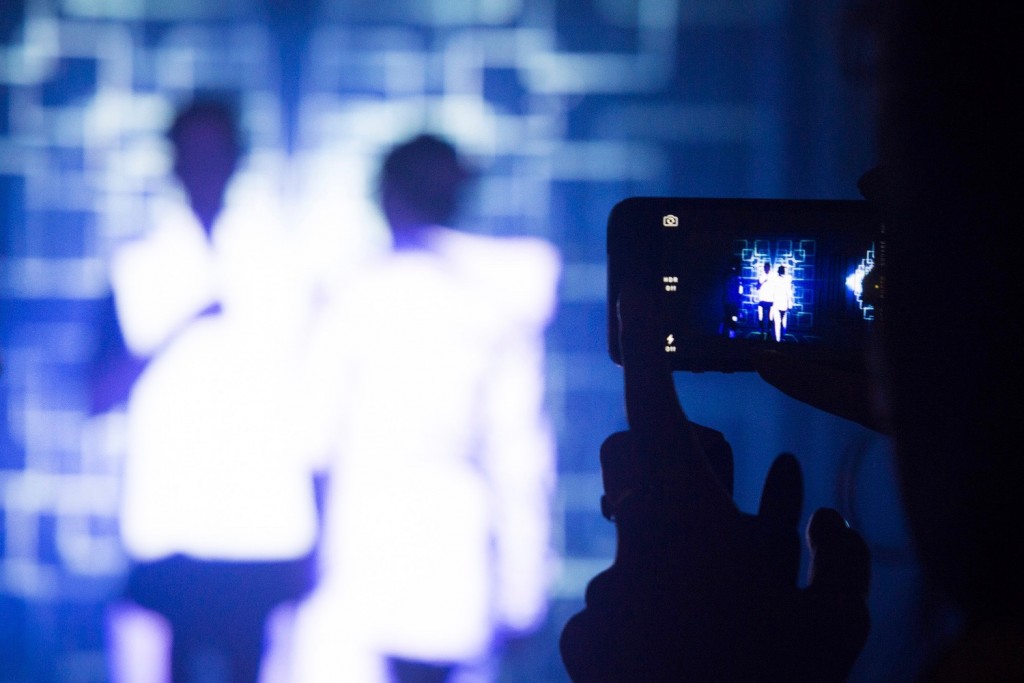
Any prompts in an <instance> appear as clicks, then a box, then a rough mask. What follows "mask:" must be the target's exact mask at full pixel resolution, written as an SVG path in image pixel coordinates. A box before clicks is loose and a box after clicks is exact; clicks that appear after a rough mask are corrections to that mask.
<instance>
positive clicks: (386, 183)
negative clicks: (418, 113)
mask: <svg viewBox="0 0 1024 683" xmlns="http://www.w3.org/2000/svg"><path fill="white" fill-rule="evenodd" d="M471 175H472V174H471V172H470V171H469V169H468V168H467V166H466V165H465V163H464V162H463V161H462V159H461V158H460V157H459V154H458V151H457V150H456V148H455V146H454V145H452V144H451V143H450V142H448V141H447V140H445V139H444V138H441V137H439V136H437V135H431V134H421V135H417V136H415V137H413V138H411V139H409V140H407V141H405V142H402V143H399V144H398V145H396V146H394V147H392V148H391V149H390V150H389V151H388V153H387V154H386V155H385V157H384V161H383V163H382V165H381V171H380V177H379V179H378V182H379V188H378V189H379V195H380V204H381V209H382V210H383V212H384V217H385V219H386V220H387V222H388V225H389V226H390V228H391V231H392V233H393V235H394V237H395V240H396V243H399V244H401V243H402V242H403V241H404V238H405V237H407V236H408V235H409V233H412V232H415V231H417V230H418V229H421V228H425V227H429V226H432V225H449V226H450V224H451V223H452V222H453V220H454V218H455V215H456V212H457V210H458V206H459V200H460V198H461V195H462V190H463V189H464V187H465V185H466V182H467V181H468V180H469V179H470V178H471Z"/></svg>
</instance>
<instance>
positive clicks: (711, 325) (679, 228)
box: [658, 213, 878, 356]
mask: <svg viewBox="0 0 1024 683" xmlns="http://www.w3.org/2000/svg"><path fill="white" fill-rule="evenodd" d="M660 222H661V225H660V226H658V228H659V229H660V230H661V231H662V233H663V240H662V244H663V246H664V249H663V250H662V263H661V273H660V278H661V285H662V290H663V296H664V297H665V299H666V301H665V310H666V311H667V312H668V316H667V318H668V329H667V330H666V334H665V352H666V353H677V352H680V351H681V350H682V349H683V348H685V349H686V352H687V353H692V354H694V355H696V356H700V355H701V354H702V353H708V354H711V353H719V352H721V349H722V348H723V346H724V347H725V348H729V347H730V346H732V347H735V349H736V351H738V352H739V351H743V350H744V349H746V348H747V347H751V346H757V347H761V346H768V345H772V344H788V345H794V346H795V345H799V346H802V347H807V348H815V349H817V348H827V349H829V350H831V351H843V350H845V351H847V352H849V353H851V354H853V353H859V352H860V349H861V348H862V346H863V343H864V337H865V335H866V334H867V331H868V329H869V328H870V326H871V324H872V322H873V321H874V319H875V317H876V313H877V311H876V307H875V300H874V299H873V298H872V297H871V296H870V294H868V295H866V292H867V291H868V290H867V289H866V287H865V278H869V276H870V273H871V272H872V270H873V269H874V267H875V264H876V249H877V247H878V242H877V240H876V239H874V238H875V237H876V236H875V235H873V234H870V233H869V231H868V230H867V229H865V226H864V225H863V224H858V225H853V224H848V225H833V224H831V220H830V218H829V217H821V218H818V219H815V218H814V217H807V216H803V217H800V218H794V219H793V220H791V221H787V220H786V217H785V216H784V215H781V214H780V215H778V216H775V217H768V218H767V219H766V218H765V217H764V216H754V215H751V216H749V217H744V216H743V215H733V216H730V217H729V219H728V220H724V221H723V220H721V219H720V218H717V219H716V217H715V216H714V215H711V214H709V215H707V216H700V215H698V216H695V217H694V216H691V217H684V216H679V215H676V214H673V213H667V214H665V215H663V216H662V217H661V218H660ZM724 340H728V341H724Z"/></svg>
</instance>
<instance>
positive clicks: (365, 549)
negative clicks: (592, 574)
mask: <svg viewBox="0 0 1024 683" xmlns="http://www.w3.org/2000/svg"><path fill="white" fill-rule="evenodd" d="M442 172H443V171H442ZM396 243H397V244H396V247H397V248H396V249H395V250H394V251H393V252H391V253H388V254H386V255H384V256H382V258H380V259H379V260H378V261H376V262H374V263H371V264H369V265H368V267H367V268H366V269H365V270H364V271H362V272H361V273H360V274H359V275H357V276H355V277H353V279H352V281H351V283H350V284H349V285H348V286H347V287H345V288H344V289H343V290H341V291H339V292H337V296H336V298H335V299H334V300H333V301H332V302H331V303H330V304H329V306H328V307H327V309H326V312H325V313H324V316H323V318H322V320H321V325H320V327H319V330H318V334H317V336H316V337H315V345H314V348H313V350H312V351H311V352H310V355H309V358H310V362H311V367H312V368H314V370H313V374H314V381H313V382H312V383H311V384H310V387H311V391H310V393H309V395H308V399H309V400H310V403H311V414H312V415H313V416H314V423H316V424H319V425H321V428H320V432H321V433H322V438H323V440H324V442H325V443H326V444H329V448H330V450H331V452H332V453H333V460H332V462H331V470H330V471H331V474H330V486H329V490H330V494H329V496H328V499H327V506H326V513H325V519H324V530H323V534H324V535H323V545H322V547H321V558H322V571H321V575H320V576H321V578H320V586H319V587H318V589H317V591H316V592H315V593H314V595H313V597H312V598H311V599H310V600H309V601H307V604H306V605H305V606H304V607H303V615H302V617H301V625H300V637H299V642H300V648H299V652H298V653H297V654H296V661H297V662H298V664H299V669H300V670H299V672H298V673H297V674H296V676H295V680H301V681H303V682H304V683H313V682H316V681H339V680H352V681H355V680H358V681H361V682H363V683H372V682H373V681H382V680H388V676H389V669H388V661H389V660H390V659H401V660H408V661H411V662H414V663H415V665H416V666H427V667H429V666H431V665H437V666H438V667H439V668H450V669H451V670H452V673H453V674H457V675H461V676H465V675H467V672H469V671H474V672H475V673H476V674H477V675H478V676H480V678H477V679H475V680H490V678H489V675H488V674H487V673H486V670H487V666H488V665H493V663H494V660H493V656H494V655H495V653H496V649H495V648H496V646H497V645H498V644H499V643H500V634H501V633H502V632H505V633H529V632H530V631H531V630H532V629H534V628H536V627H537V625H538V624H539V623H540V621H541V619H542V618H543V616H544V614H545V609H546V604H547V590H548V587H549V582H550V578H551V575H552V569H553V562H552V560H553V558H552V554H551V549H550V546H549V534H550V529H549V525H550V520H549V515H550V503H551V496H552V495H553V492H554V485H555V451H554V443H553V438H552V433H551V429H550V426H549V424H548V421H547V417H546V414H545V410H544V331H545V328H546V326H547V324H548V323H549V321H550V319H551V316H552V315H553V311H554V308H555V292H556V283H557V280H558V276H559V271H560V259H559V256H558V254H557V252H556V251H555V249H554V248H553V247H552V246H551V245H550V244H548V243H547V242H544V241H541V240H537V239H532V238H504V239H496V238H488V237H482V236H477V235H471V234H466V233H462V232H458V231H456V230H453V229H450V228H446V227H440V226H437V225H417V226H416V227H415V229H412V230H410V231H408V232H402V233H400V234H396ZM323 427H326V432H324V429H323ZM310 431H316V430H315V429H312V428H311V429H310ZM392 680H399V679H392ZM438 680H440V679H438ZM458 680H465V679H464V678H460V679H458Z"/></svg>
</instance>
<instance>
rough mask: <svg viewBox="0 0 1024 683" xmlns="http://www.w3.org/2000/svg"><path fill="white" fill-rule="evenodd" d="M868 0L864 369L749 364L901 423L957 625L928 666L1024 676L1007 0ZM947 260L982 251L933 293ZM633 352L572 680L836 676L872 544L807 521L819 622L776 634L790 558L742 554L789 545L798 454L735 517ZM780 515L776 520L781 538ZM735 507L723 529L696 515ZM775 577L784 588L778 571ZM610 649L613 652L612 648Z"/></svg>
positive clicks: (940, 579)
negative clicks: (878, 250) (614, 543)
mask: <svg viewBox="0 0 1024 683" xmlns="http://www.w3.org/2000/svg"><path fill="white" fill-rule="evenodd" d="M876 7H878V8H879V10H881V9H882V8H884V9H885V10H886V12H887V13H886V14H885V15H879V17H878V19H879V22H880V23H881V24H882V26H883V27H884V32H883V33H882V35H881V37H882V39H883V40H882V43H881V44H882V46H883V49H882V53H881V54H882V60H881V62H880V63H881V65H882V67H883V68H882V71H881V81H880V85H881V88H880V96H881V97H880V101H881V110H880V116H879V133H880V136H879V137H880V140H881V145H880V151H881V157H882V160H883V162H884V166H883V167H882V168H881V169H879V171H876V172H875V173H871V174H868V175H866V176H865V178H864V179H863V182H862V189H863V191H864V194H865V196H867V197H868V198H869V199H870V200H872V201H876V202H878V204H879V206H880V208H881V209H882V214H883V216H884V219H885V222H886V224H887V236H888V239H887V245H886V253H885V257H884V265H883V264H878V265H876V267H875V270H874V271H872V273H871V274H870V281H869V282H866V285H867V287H868V291H870V292H872V296H874V297H882V298H883V299H884V305H885V314H884V316H883V317H882V318H881V319H880V320H879V322H880V323H881V324H880V326H879V327H878V328H877V329H878V332H879V335H878V338H877V340H876V342H877V346H876V347H875V348H874V349H873V350H872V353H873V355H872V356H871V358H870V363H869V367H870V368H871V375H870V376H863V375H854V374H848V373H845V372H843V371H840V370H835V369H830V368H824V367H809V366H807V365H805V364H801V363H799V362H796V361H794V360H793V359H791V358H789V357H787V356H786V355H785V354H783V353H779V352H776V353H769V354H767V355H766V356H765V357H764V358H762V359H761V366H760V367H759V372H760V373H761V375H762V376H763V377H764V378H765V379H766V380H768V381H770V382H771V383H772V384H774V385H776V386H778V387H779V388H780V389H782V390H783V391H786V392H787V393H789V394H790V395H792V396H794V397H796V398H799V399H801V400H804V401H806V402H808V403H810V404H811V405H815V406H818V407H821V408H823V409H825V410H828V411H830V412H833V413H835V414H837V415H840V416H843V417H847V418H849V419H852V420H855V421H857V422H860V423H862V424H864V425H866V426H870V427H872V428H875V429H878V430H880V431H884V432H888V433H891V434H892V436H893V438H894V442H895V456H896V462H897V470H898V479H899V484H900V488H901V494H902V502H903V506H904V509H905V511H906V514H907V518H908V520H909V525H910V530H911V533H912V537H913V540H914V544H915V546H916V548H917V550H918V554H919V557H920V560H921V562H922V565H923V567H924V569H925V573H926V577H927V582H928V585H929V587H930V588H931V589H932V591H933V592H934V595H935V596H937V597H940V598H942V599H943V600H945V601H946V604H948V605H949V606H950V607H952V608H953V609H954V610H955V613H956V615H957V618H958V624H957V628H956V629H955V632H954V634H953V636H952V638H949V639H946V640H941V639H940V640H939V642H937V643H936V645H937V649H934V650H929V651H928V652H927V653H924V654H927V655H928V656H929V663H928V665H927V666H926V667H925V668H924V670H923V671H922V672H921V673H920V678H921V679H922V680H926V681H1021V680H1024V582H1022V581H1021V577H1022V576H1024V542H1022V539H1024V511H1022V508H1021V505H1020V501H1019V499H1020V495H1021V491H1022V490H1024V475H1022V467H1021V464H1020V458H1019V453H1020V448H1021V443H1024V435H1022V434H1021V420H1020V415H1019V407H1018V402H1016V401H1015V400H1013V399H1012V398H1010V397H1012V396H1015V395H1016V391H1017V387H1016V384H1017V379H1016V375H1017V374H1018V373H1016V372H1013V371H1011V370H1010V369H1011V368H1016V366H1017V365H1019V342H1018V341H1017V340H1016V339H1015V338H1014V337H1013V335H1008V334H1007V333H1006V325H1005V323H1006V311H1008V310H1011V309H1012V308H1013V306H1012V303H1011V299H1012V297H1013V296H1014V291H1015V286H1014V283H1013V279H1014V277H1015V273H1016V272H1017V264H1016V263H1015V260H1016V255H1015V253H1014V250H1013V249H1008V248H1007V245H1006V242H1005V235H1007V234H1011V233H1012V232H1013V231H1014V230H1015V229H1016V228H1018V227H1019V226H1020V225H1021V224H1022V215H1021V205H1020V202H1019V197H1018V190H1017V180H1016V175H1015V174H1014V173H1013V172H1012V171H1010V172H1008V170H1007V169H1013V168H1015V167H1016V165H1017V164H1018V163H1019V160H1020V158H1021V152H1022V150H1021V140H1022V136H1021V133H1020V129H1019V127H1020V121H1021V120H1022V115H1024V112H1022V111H1021V109H1022V99H1021V98H1020V97H1019V95H1018V93H1017V84H1019V83H1021V82H1022V75H1024V74H1022V73H1021V60H1020V59H1019V55H1018V54H1017V52H1018V51H1019V38H1018V35H1017V34H1018V30H1017V28H1016V27H1017V25H1018V24H1017V23H1016V21H1015V19H1014V16H1015V15H1014V9H1015V8H1012V7H1011V6H1008V5H1003V4H989V5H984V6H975V5H972V6H969V7H968V6H957V5H949V4H942V3H930V2H924V1H920V0H907V1H903V2H895V3H890V4H887V5H878V6H876ZM935 263H967V264H979V265H978V268H977V271H976V273H975V274H976V277H971V278H964V279H962V280H961V281H960V282H961V285H962V286H958V287H957V288H955V291H951V292H950V296H949V297H933V296H930V294H929V292H930V289H931V287H932V286H933V281H934V280H933V278H932V277H931V276H930V272H931V270H932V267H933V264H935ZM883 271H884V272H883ZM876 287H878V289H875V288H876ZM626 296H629V294H628V293H627V294H626ZM875 301H876V302H877V301H878V299H875ZM642 302H643V299H642V298H641V299H640V300H639V301H638V302H637V303H636V305H633V306H626V307H624V309H623V310H624V311H626V315H624V318H626V319H625V320H624V321H623V328H624V329H623V334H624V338H626V339H634V340H635V339H640V340H641V341H642V340H643V338H644V336H645V334H647V332H646V330H647V328H648V327H649V326H650V325H649V321H646V320H645V310H644V307H643V305H642ZM951 309H956V310H970V311H971V317H970V320H969V321H967V322H966V323H965V324H962V325H957V326H955V327H954V328H953V329H949V328H947V327H943V328H942V329H941V330H938V331H937V330H936V327H935V324H934V321H935V320H941V319H944V317H945V314H946V313H947V312H948V311H949V310H951ZM876 310H877V309H876ZM629 343H630V344H633V343H638V342H635V341H630V342H629ZM628 348H629V347H628V346H626V345H624V361H625V371H626V372H625V374H626V390H627V396H626V398H627V409H628V411H629V419H630V427H631V430H630V432H628V433H626V434H623V435H615V436H613V437H612V438H611V439H609V441H608V442H606V445H605V448H604V450H603V452H602V467H603V468H604V470H605V474H606V477H609V479H610V480H607V479H606V495H608V496H612V497H613V503H614V504H612V503H609V504H608V505H607V506H606V507H607V508H608V509H609V510H610V511H611V512H612V514H613V515H614V517H615V519H616V520H617V525H618V529H619V548H618V555H617V557H616V562H615V565H613V567H612V568H611V569H610V570H609V571H608V572H605V573H604V574H602V575H599V576H598V577H596V578H595V579H594V581H593V582H592V583H591V586H590V588H589V589H588V593H587V609H586V610H585V611H584V612H583V613H581V614H580V615H577V616H576V617H574V619H573V620H571V621H570V622H569V624H568V625H567V626H566V629H565V630H564V631H563V636H562V647H563V657H564V659H565V662H566V666H567V669H568V670H569V672H570V674H571V675H572V676H573V678H574V680H578V681H597V680H608V681H612V680H648V681H650V680H675V681H678V680H687V679H694V680H829V679H831V680H839V679H842V678H843V677H845V676H846V672H847V671H848V670H849V665H851V664H852V662H853V657H854V656H856V654H857V652H858V650H859V649H860V645H861V644H862V643H863V638H862V637H861V636H862V634H861V632H860V631H859V630H855V629H850V631H849V632H848V633H846V634H843V633H842V632H841V629H839V628H837V627H839V626H840V625H842V624H851V623H859V624H861V625H862V626H865V627H866V620H865V618H864V616H863V615H861V616H856V615H857V614H858V613H859V611H860V609H861V608H862V602H859V600H860V598H861V597H862V590H863V589H864V588H865V587H866V574H865V573H864V572H863V569H865V567H866V555H865V552H864V548H863V544H862V542H861V541H860V540H859V539H858V538H857V537H856V535H855V534H853V533H852V532H851V531H850V530H849V529H846V528H845V526H844V525H843V524H842V523H841V520H840V519H839V518H838V517H837V516H836V515H835V514H834V513H832V512H825V513H819V514H816V515H815V516H814V517H812V520H811V523H810V529H809V536H810V542H811V547H812V552H814V555H813V556H812V563H811V566H812V574H813V577H812V579H811V581H810V587H809V588H808V589H807V592H806V593H805V595H806V596H807V598H808V600H810V601H811V602H812V603H814V602H817V605H816V607H815V609H814V610H812V614H817V615H818V618H819V620H818V627H817V628H812V629H809V630H808V629H804V628H801V629H800V630H798V631H797V633H798V634H799V637H798V638H797V639H796V641H795V642H793V641H791V639H789V638H787V637H782V638H780V637H779V634H780V630H779V628H778V626H779V624H780V622H781V623H783V624H786V625H787V626H788V627H793V626H796V625H799V623H803V622H802V620H801V619H797V620H796V623H794V621H793V618H792V616H789V615H797V616H799V615H800V614H801V609H799V608H798V609H794V608H793V604H792V603H790V602H788V601H786V600H783V601H781V602H779V601H776V597H777V596H778V595H779V594H780V593H779V591H778V586H779V585H783V584H785V585H788V584H789V583H790V582H789V570H788V569H787V570H786V572H782V573H781V574H780V573H778V572H776V571H775V567H776V565H775V564H774V563H773V562H771V561H767V562H765V563H764V564H763V565H762V566H761V567H760V568H759V569H758V570H757V571H751V572H743V571H740V569H739V567H740V566H746V565H748V564H749V563H748V560H749V559H750V557H751V552H752V551H753V552H754V554H755V556H759V557H760V556H766V557H768V558H775V557H778V558H780V559H781V558H785V557H787V553H788V552H791V549H792V545H793V540H794V539H793V538H792V534H791V533H789V530H790V528H791V527H790V524H791V522H792V521H793V520H795V517H794V516H793V508H792V507H791V506H789V507H788V512H787V513H786V514H784V515H779V513H778V511H779V510H784V509H786V508H787V506H786V505H785V504H784V503H785V501H786V500H789V501H791V502H792V501H793V500H794V499H793V498H792V496H791V495H779V493H780V492H781V493H785V492H786V491H787V490H790V491H793V490H795V486H794V483H795V482H794V480H793V476H794V475H793V471H792V467H793V465H792V464H791V463H790V464H787V461H786V460H783V461H780V462H777V463H776V465H775V466H774V467H773V468H772V471H771V472H770V473H769V476H768V481H767V483H766V486H765V493H764V495H763V497H762V504H761V512H760V514H759V515H758V516H757V517H756V518H755V519H754V520H749V519H747V518H746V517H742V516H741V517H737V514H736V513H735V512H734V510H733V509H732V507H731V506H730V505H729V504H728V501H727V500H726V499H725V498H724V497H723V495H722V492H721V489H722V488H723V487H724V488H726V489H727V488H728V486H727V484H726V482H727V481H728V480H729V479H728V477H727V476H726V475H725V474H723V473H724V472H726V469H725V468H723V466H722V464H721V463H722V461H723V460H724V459H723V458H721V457H719V456H718V455H717V453H718V451H719V450H720V448H721V446H722V442H721V440H720V438H719V436H718V435H716V434H712V435H710V436H708V435H706V434H705V435H704V437H703V438H702V439H701V440H702V441H704V442H708V441H716V442H717V443H718V447H714V446H713V445H712V446H711V447H709V446H708V445H705V447H704V449H703V457H694V454H695V453H696V454H701V449H700V448H697V446H696V445H695V444H694V442H693V441H690V440H689V439H690V436H691V433H692V432H693V426H692V425H688V423H687V422H686V421H685V418H684V416H683V415H682V412H681V411H680V410H679V408H678V404H677V403H676V402H675V396H674V392H673V391H672V386H671V380H670V378H669V375H668V373H667V372H665V371H664V369H663V368H658V367H647V366H644V364H642V363H640V364H637V363H635V362H634V361H631V360H630V355H628V353H626V351H627V349H628ZM633 348H634V349H635V348H636V347H633ZM632 358H634V359H636V358H638V357H637V356H636V355H635V354H634V355H633V356H632ZM696 433H697V434H698V435H702V434H704V433H703V432H702V431H701V430H696ZM627 446H629V447H632V448H626V447H627ZM634 453H635V454H636V455H635V456H634V455H633V454H634ZM612 466H614V467H612ZM766 502H767V507H766ZM780 504H782V505H780ZM773 510H775V512H772V511H773ZM763 518H766V519H764V523H763V522H762V519H763ZM666 519H667V520H669V521H668V522H666V521H664V520H666ZM736 519H741V520H746V521H745V522H744V523H742V524H739V523H735V522H734V521H733V520H736ZM772 519H775V520H784V521H785V522H786V523H785V524H783V525H782V526H779V527H778V529H777V530H778V531H779V532H780V535H778V536H777V537H775V538H773V536H772V532H771V525H770V524H768V523H767V522H770V520H772ZM730 524H731V527H728V526H727V528H731V529H733V530H734V531H735V532H736V534H735V536H733V537H730V538H723V537H722V536H721V535H720V534H707V533H703V531H702V530H703V529H705V528H712V529H715V530H716V531H720V530H721V529H722V528H723V525H730ZM652 525H653V528H652ZM816 525H817V527H818V528H817V529H815V527H816ZM759 527H760V528H761V529H762V533H761V534H757V533H755V532H756V531H757V530H758V528H759ZM744 531H746V533H744ZM783 531H785V533H781V532H783ZM816 532H818V533H816ZM745 538H748V539H750V540H751V541H752V542H750V543H748V542H746V541H745V540H744V539H745ZM662 549H666V550H662ZM787 549H788V550H787ZM673 551H677V552H673ZM783 574H784V575H785V579H786V580H785V581H783V582H782V583H781V584H779V583H776V582H774V581H772V580H771V579H772V577H777V576H782V575H783ZM772 586H775V587H776V588H774V589H773V588H772ZM786 593H787V591H782V595H783V596H785V594H786ZM729 595H735V596H738V597H737V598H736V599H733V600H732V601H730V600H729V599H728V598H727V596H729ZM723 596H724V597H723ZM790 596H791V597H792V594H790ZM723 603H724V605H723ZM797 604H798V605H799V602H798V603H797ZM666 605H668V606H667V607H666ZM854 607H856V608H857V609H854V610H853V612H851V608H854ZM851 617H853V621H851ZM812 621H813V620H812ZM937 632H939V630H938V629H937ZM782 633H784V631H782ZM930 635H932V636H935V635H936V634H930ZM837 636H838V637H837ZM855 636H856V637H855ZM615 645H617V646H618V648H617V650H615V651H616V652H617V654H614V655H611V656H607V655H605V652H607V651H609V650H612V648H613V647H614V646H615ZM606 648H607V649H606ZM624 651H625V652H626V653H627V654H626V655H622V654H621V653H623V652H624ZM837 652H839V653H840V654H839V655H837V654H836V653H837ZM595 660H596V662H597V663H596V664H594V663H593V662H594V661H595ZM828 662H831V663H832V665H831V666H829V667H826V668H824V669H823V668H821V665H822V664H823V663H828ZM637 672H641V673H640V675H636V674H637Z"/></svg>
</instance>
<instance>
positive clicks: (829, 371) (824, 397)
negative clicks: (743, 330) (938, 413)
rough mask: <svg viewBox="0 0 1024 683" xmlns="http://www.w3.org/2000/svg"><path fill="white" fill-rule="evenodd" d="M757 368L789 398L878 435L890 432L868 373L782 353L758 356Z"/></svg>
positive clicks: (764, 377)
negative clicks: (834, 366) (854, 423)
mask: <svg viewBox="0 0 1024 683" xmlns="http://www.w3.org/2000/svg"><path fill="white" fill-rule="evenodd" d="M754 369H755V370H757V374H758V375H760V376H761V378H762V379H764V381H766V382H768V383H769V384H771V385H772V386H773V387H775V388H776V389H778V390H779V391H781V392H782V393H784V394H786V395H787V396H790V397H792V398H795V399H796V400H798V401H800V402H802V403H806V404H807V405H810V406H813V407H815V408H817V409H819V410H824V411H825V412H827V413H831V414H832V415H836V416H838V417H841V418H844V419H846V420H851V421H853V422H856V423H857V424H860V425H863V426H865V427H867V428H868V429H873V430H875V431H876V432H880V433H882V434H888V433H889V428H888V425H887V423H886V421H885V420H884V419H883V418H882V417H881V415H880V411H879V409H878V404H879V401H878V400H876V398H875V395H874V393H873V389H872V387H873V383H872V381H871V378H870V377H869V375H868V374H867V373H858V372H851V371H848V370H842V369H839V368H833V367H828V366H825V365H821V364H818V363H810V362H808V361H805V360H801V359H797V358H793V357H791V356H788V355H786V354H784V353H781V352H779V351H764V352H761V353H758V354H755V355H754Z"/></svg>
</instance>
